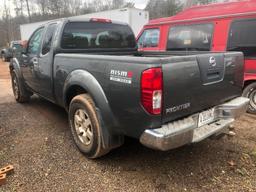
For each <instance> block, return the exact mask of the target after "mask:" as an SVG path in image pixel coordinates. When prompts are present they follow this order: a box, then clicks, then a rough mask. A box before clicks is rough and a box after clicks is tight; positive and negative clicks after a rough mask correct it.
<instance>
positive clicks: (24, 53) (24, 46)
mask: <svg viewBox="0 0 256 192" xmlns="http://www.w3.org/2000/svg"><path fill="white" fill-rule="evenodd" d="M21 46H22V51H21V54H22V55H26V54H27V47H28V41H27V40H26V41H22V42H21Z"/></svg>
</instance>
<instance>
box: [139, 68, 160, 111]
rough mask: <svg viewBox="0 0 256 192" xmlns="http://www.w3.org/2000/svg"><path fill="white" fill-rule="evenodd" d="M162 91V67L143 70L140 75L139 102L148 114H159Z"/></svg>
mask: <svg viewBox="0 0 256 192" xmlns="http://www.w3.org/2000/svg"><path fill="white" fill-rule="evenodd" d="M162 92H163V74H162V68H160V67H158V68H150V69H147V70H145V71H143V72H142V76H141V103H142V105H143V107H144V108H145V109H146V111H147V112H149V113H150V114H153V115H159V114H161V111H162Z"/></svg>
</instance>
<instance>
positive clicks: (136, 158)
mask: <svg viewBox="0 0 256 192" xmlns="http://www.w3.org/2000/svg"><path fill="white" fill-rule="evenodd" d="M0 89H1V92H0V140H1V145H0V167H3V166H5V165H7V164H13V165H14V167H15V173H14V174H12V175H10V176H9V177H8V178H7V179H8V180H7V184H6V185H3V186H2V187H0V191H4V192H5V191H26V192H29V191H133V192H134V191H195V192H198V191H209V192H210V191H225V192H226V191H232V192H233V191H252V192H254V191H256V179H255V178H256V117H255V116H253V115H248V114H247V115H245V116H243V117H242V118H240V119H239V120H238V121H237V122H236V123H235V125H234V126H235V132H236V133H237V134H236V136H235V137H224V138H221V139H219V140H209V139H208V140H205V141H203V142H200V143H198V144H194V145H189V146H185V147H181V148H179V149H175V150H171V151H168V152H159V151H154V150H151V149H148V148H146V147H144V146H142V145H141V144H140V143H139V142H138V141H137V140H133V139H128V138H127V139H126V142H125V144H124V145H123V146H122V147H120V148H118V149H115V150H113V151H112V152H111V153H110V154H108V155H107V156H104V157H103V158H100V159H98V160H88V159H86V158H85V157H84V156H83V155H82V154H81V153H80V152H79V151H78V150H77V148H76V147H75V145H74V143H73V141H72V138H71V133H70V130H69V127H68V122H67V114H66V112H65V111H64V110H63V109H61V108H59V107H57V106H55V105H53V104H51V103H49V102H47V101H45V100H42V99H39V98H38V97H33V98H32V100H31V102H30V103H28V104H23V105H21V104H17V103H15V102H14V99H13V96H12V94H11V89H10V81H9V75H8V71H7V64H6V63H0Z"/></svg>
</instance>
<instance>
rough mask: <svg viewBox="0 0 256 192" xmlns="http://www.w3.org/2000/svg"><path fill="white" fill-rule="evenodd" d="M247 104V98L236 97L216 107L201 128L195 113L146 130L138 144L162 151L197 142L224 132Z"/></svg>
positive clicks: (245, 108)
mask: <svg viewBox="0 0 256 192" xmlns="http://www.w3.org/2000/svg"><path fill="white" fill-rule="evenodd" d="M248 104H249V99H248V98H245V97H238V98H235V99H233V100H231V101H229V102H227V103H225V104H222V105H219V106H216V107H214V120H213V121H212V122H211V123H210V124H207V125H204V126H201V127H198V116H199V113H197V114H193V115H191V116H189V117H187V118H185V119H182V120H177V121H174V122H171V123H168V124H165V125H163V126H162V127H160V128H157V129H146V130H145V131H144V132H143V134H142V135H141V137H140V142H141V143H142V144H143V145H145V146H147V147H150V148H153V149H158V150H162V151H166V150H170V149H174V148H177V147H180V146H182V145H185V144H189V143H196V142H199V141H201V140H203V139H205V138H207V137H209V136H211V135H215V134H219V133H222V132H225V130H226V129H227V128H228V127H229V125H230V124H231V123H232V122H234V120H235V118H237V117H239V116H241V115H242V114H243V113H245V112H246V110H247V107H248Z"/></svg>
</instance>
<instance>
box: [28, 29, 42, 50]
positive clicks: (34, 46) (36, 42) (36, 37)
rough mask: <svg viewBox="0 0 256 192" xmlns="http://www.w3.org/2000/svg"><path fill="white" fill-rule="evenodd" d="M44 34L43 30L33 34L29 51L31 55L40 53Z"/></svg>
mask: <svg viewBox="0 0 256 192" xmlns="http://www.w3.org/2000/svg"><path fill="white" fill-rule="evenodd" d="M42 33H43V28H40V29H38V30H37V31H36V32H35V33H34V34H33V36H32V37H31V39H30V40H29V43H28V51H27V52H28V53H29V54H37V53H39V49H40V42H41V39H42Z"/></svg>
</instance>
